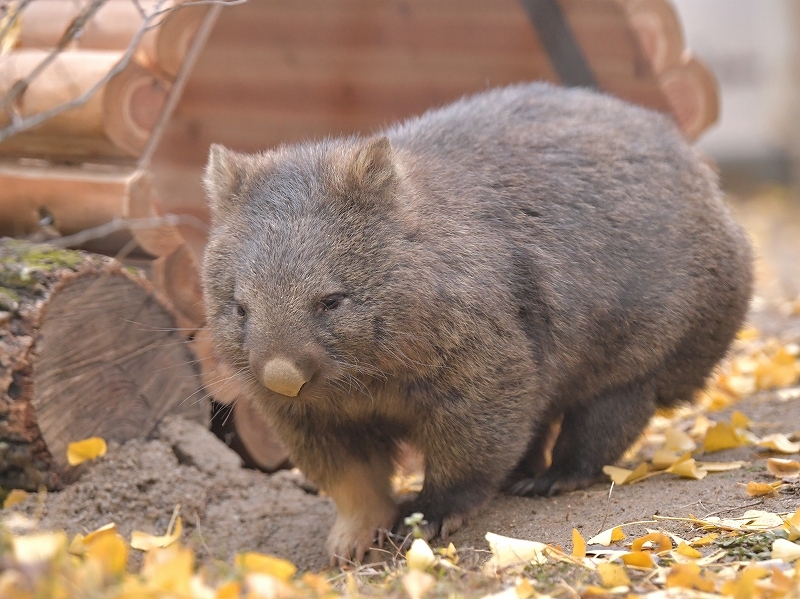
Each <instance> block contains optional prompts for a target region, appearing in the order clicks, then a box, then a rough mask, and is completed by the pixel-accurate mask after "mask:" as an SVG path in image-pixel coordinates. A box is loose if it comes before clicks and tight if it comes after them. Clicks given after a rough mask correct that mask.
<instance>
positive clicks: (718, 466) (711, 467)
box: [697, 461, 750, 472]
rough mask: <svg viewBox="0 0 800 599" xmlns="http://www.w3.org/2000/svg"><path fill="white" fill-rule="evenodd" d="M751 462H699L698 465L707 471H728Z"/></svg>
mask: <svg viewBox="0 0 800 599" xmlns="http://www.w3.org/2000/svg"><path fill="white" fill-rule="evenodd" d="M749 463H750V462H745V461H734V462H697V467H698V468H699V469H700V470H705V471H706V472H727V471H728V470H738V469H739V468H742V467H744V466H746V465H748V464H749Z"/></svg>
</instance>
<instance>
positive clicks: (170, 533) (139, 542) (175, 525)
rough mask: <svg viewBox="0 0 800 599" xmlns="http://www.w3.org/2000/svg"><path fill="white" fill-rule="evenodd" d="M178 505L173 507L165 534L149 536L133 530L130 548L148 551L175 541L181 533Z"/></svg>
mask: <svg viewBox="0 0 800 599" xmlns="http://www.w3.org/2000/svg"><path fill="white" fill-rule="evenodd" d="M180 507H181V506H180V504H179V505H177V506H175V511H173V513H172V518H171V519H170V521H169V525H168V526H167V533H166V534H165V535H163V536H160V537H159V536H156V535H151V534H148V533H146V532H141V531H138V530H134V531H133V532H132V533H131V547H132V548H133V549H139V550H141V551H150V550H151V549H155V548H156V547H168V546H169V545H171V544H172V543H174V542H175V541H177V540H178V539H179V538H180V536H181V532H182V531H183V522H182V521H181V517H180V516H179V515H178V512H179V511H180Z"/></svg>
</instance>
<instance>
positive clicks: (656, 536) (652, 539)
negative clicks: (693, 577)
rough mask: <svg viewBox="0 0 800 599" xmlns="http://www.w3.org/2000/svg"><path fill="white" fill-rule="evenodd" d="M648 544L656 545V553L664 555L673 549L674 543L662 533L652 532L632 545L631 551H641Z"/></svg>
mask: <svg viewBox="0 0 800 599" xmlns="http://www.w3.org/2000/svg"><path fill="white" fill-rule="evenodd" d="M646 543H655V544H656V548H655V553H662V552H664V551H669V550H670V549H672V541H671V540H670V538H669V537H668V536H667V535H665V534H663V533H660V532H651V533H649V534H646V535H644V536H643V537H639V538H638V539H636V540H634V541H633V543H631V551H641V550H642V549H643V548H644V545H645V544H646Z"/></svg>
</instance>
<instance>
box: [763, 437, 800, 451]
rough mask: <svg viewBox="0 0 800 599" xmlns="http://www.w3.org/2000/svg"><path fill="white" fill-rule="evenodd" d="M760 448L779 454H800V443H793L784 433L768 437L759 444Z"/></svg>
mask: <svg viewBox="0 0 800 599" xmlns="http://www.w3.org/2000/svg"><path fill="white" fill-rule="evenodd" d="M758 446H759V447H763V448H765V449H771V450H772V451H777V452H779V453H798V452H800V443H792V442H791V441H789V439H788V437H787V436H786V435H784V434H782V433H776V434H774V435H767V436H766V437H763V438H762V439H761V440H760V441H759V442H758Z"/></svg>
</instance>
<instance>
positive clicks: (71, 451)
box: [67, 437, 108, 466]
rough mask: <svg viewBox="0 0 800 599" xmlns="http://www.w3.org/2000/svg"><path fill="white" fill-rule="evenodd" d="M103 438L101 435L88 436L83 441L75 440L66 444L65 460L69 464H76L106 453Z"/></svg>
mask: <svg viewBox="0 0 800 599" xmlns="http://www.w3.org/2000/svg"><path fill="white" fill-rule="evenodd" d="M107 449H108V447H107V446H106V442H105V439H103V438H101V437H90V438H88V439H84V440H83V441H75V442H74V443H70V444H69V445H67V462H69V465H70V466H77V465H78V464H82V463H83V462H85V461H87V460H94V459H95V458H99V457H102V456H104V455H106V450H107Z"/></svg>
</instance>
